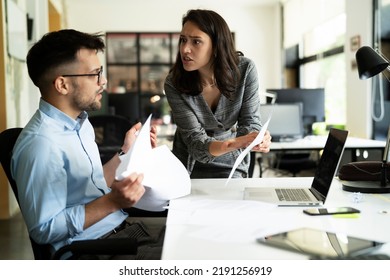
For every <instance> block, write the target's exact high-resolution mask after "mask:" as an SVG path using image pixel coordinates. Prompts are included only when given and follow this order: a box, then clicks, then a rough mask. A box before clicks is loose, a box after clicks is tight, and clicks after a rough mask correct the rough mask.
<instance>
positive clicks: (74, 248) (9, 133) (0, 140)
mask: <svg viewBox="0 0 390 280" xmlns="http://www.w3.org/2000/svg"><path fill="white" fill-rule="evenodd" d="M21 131H22V128H9V129H6V130H4V131H2V132H1V133H0V147H1V148H0V162H1V165H2V167H3V169H4V172H5V174H6V175H7V178H8V181H9V182H10V185H11V188H12V191H13V192H14V195H15V198H16V200H17V202H18V204H19V197H18V189H17V186H16V182H15V181H14V179H13V178H12V176H11V171H10V163H11V156H12V150H13V147H14V145H15V142H16V140H17V138H18V136H19V134H20V132H21ZM29 238H30V242H31V247H32V250H33V253H34V258H35V259H36V260H49V259H62V258H66V256H70V257H67V258H68V259H78V258H79V257H80V256H89V258H92V259H93V256H94V255H135V254H137V241H136V240H135V239H130V238H118V239H116V238H113V239H96V240H83V241H74V242H73V243H71V244H70V245H66V246H64V247H62V248H60V249H59V250H58V251H55V250H54V248H53V247H52V246H51V245H49V244H38V243H36V242H35V241H34V240H33V239H32V238H31V237H29Z"/></svg>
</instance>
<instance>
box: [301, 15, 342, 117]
mask: <svg viewBox="0 0 390 280" xmlns="http://www.w3.org/2000/svg"><path fill="white" fill-rule="evenodd" d="M345 28H346V16H345V14H341V15H339V16H337V17H335V18H333V19H331V20H329V21H327V22H326V23H324V24H322V25H319V26H317V27H316V28H314V29H313V30H312V31H310V32H307V33H306V34H305V35H304V38H303V44H302V45H303V48H302V54H301V58H300V81H299V82H300V87H302V88H325V115H326V123H327V124H332V125H334V124H337V125H345V123H346V77H345V69H346V65H345V56H344V42H345Z"/></svg>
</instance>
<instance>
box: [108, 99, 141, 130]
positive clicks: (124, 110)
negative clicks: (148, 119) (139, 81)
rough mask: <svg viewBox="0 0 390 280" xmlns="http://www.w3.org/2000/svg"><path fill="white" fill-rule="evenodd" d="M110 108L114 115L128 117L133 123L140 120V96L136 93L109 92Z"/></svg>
mask: <svg viewBox="0 0 390 280" xmlns="http://www.w3.org/2000/svg"><path fill="white" fill-rule="evenodd" d="M108 110H109V112H110V113H111V114H113V115H119V116H123V117H125V118H127V119H128V120H129V121H130V122H131V123H132V124H135V123H137V122H139V121H140V120H141V119H140V113H139V96H138V94H135V93H110V94H108Z"/></svg>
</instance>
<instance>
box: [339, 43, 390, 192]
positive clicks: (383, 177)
mask: <svg viewBox="0 0 390 280" xmlns="http://www.w3.org/2000/svg"><path fill="white" fill-rule="evenodd" d="M356 63H357V67H358V72H359V78H360V79H361V80H363V79H368V78H371V77H373V76H375V75H378V74H379V73H381V72H382V71H384V70H387V71H390V69H389V68H388V67H389V62H388V61H387V59H385V58H384V57H383V56H381V55H380V54H379V53H378V52H376V51H375V50H373V49H372V48H370V47H368V46H363V47H361V48H360V49H358V51H357V52H356ZM389 146H390V126H389V130H388V135H387V138H386V146H385V150H384V153H383V159H382V162H367V163H366V162H357V163H355V164H354V166H355V167H356V168H357V169H356V170H358V171H356V172H360V174H358V175H357V176H364V173H367V174H368V173H372V170H373V169H375V168H376V167H380V180H379V181H353V180H349V181H342V185H343V190H346V191H351V192H361V193H390V185H388V178H387V165H388V160H389ZM352 164H353V163H352ZM351 176H353V175H351Z"/></svg>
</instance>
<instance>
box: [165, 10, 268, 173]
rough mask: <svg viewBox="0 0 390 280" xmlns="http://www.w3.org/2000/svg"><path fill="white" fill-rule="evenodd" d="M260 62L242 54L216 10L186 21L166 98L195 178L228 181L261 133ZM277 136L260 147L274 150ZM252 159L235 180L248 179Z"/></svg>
mask: <svg viewBox="0 0 390 280" xmlns="http://www.w3.org/2000/svg"><path fill="white" fill-rule="evenodd" d="M258 88H259V85H258V76H257V70H256V67H255V64H254V63H253V62H252V61H251V60H250V59H248V58H246V57H244V56H243V54H242V53H241V52H237V51H236V50H235V47H234V41H233V36H232V34H231V31H230V29H229V27H228V25H227V23H226V22H225V20H224V19H223V18H222V17H221V16H220V15H219V14H217V13H216V12H214V11H210V10H201V9H198V10H190V11H188V13H187V14H186V15H185V16H184V17H183V21H182V30H181V33H180V41H179V52H178V54H177V58H176V63H175V64H174V66H173V68H172V69H171V71H170V73H169V75H168V76H167V78H166V81H165V86H164V89H165V94H166V96H167V99H168V102H169V105H170V107H171V110H172V116H173V120H174V122H175V123H176V125H177V129H176V133H175V137H174V141H173V153H174V154H175V155H176V156H177V157H178V158H179V159H180V160H181V162H182V163H183V164H184V165H185V166H186V168H187V170H188V172H189V173H190V174H191V178H227V177H228V176H229V174H230V172H231V170H232V167H233V165H234V163H235V161H236V159H237V157H238V155H239V154H240V153H241V152H242V151H243V150H244V149H245V148H246V147H247V146H248V145H249V144H250V143H252V141H253V140H254V139H255V138H256V136H257V135H258V133H259V131H260V129H261V120H260V108H259V107H260V99H259V93H258ZM270 144H271V136H270V134H269V132H268V131H267V132H266V134H265V136H264V139H263V142H262V143H260V144H259V145H257V146H255V147H254V150H257V151H260V152H269V147H270ZM249 157H250V155H249V154H248V156H247V157H246V158H245V159H244V160H243V161H242V162H241V163H240V165H239V166H238V167H237V169H236V170H235V173H234V175H233V177H235V178H242V177H244V178H245V177H248V168H249V162H250V159H249Z"/></svg>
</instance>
